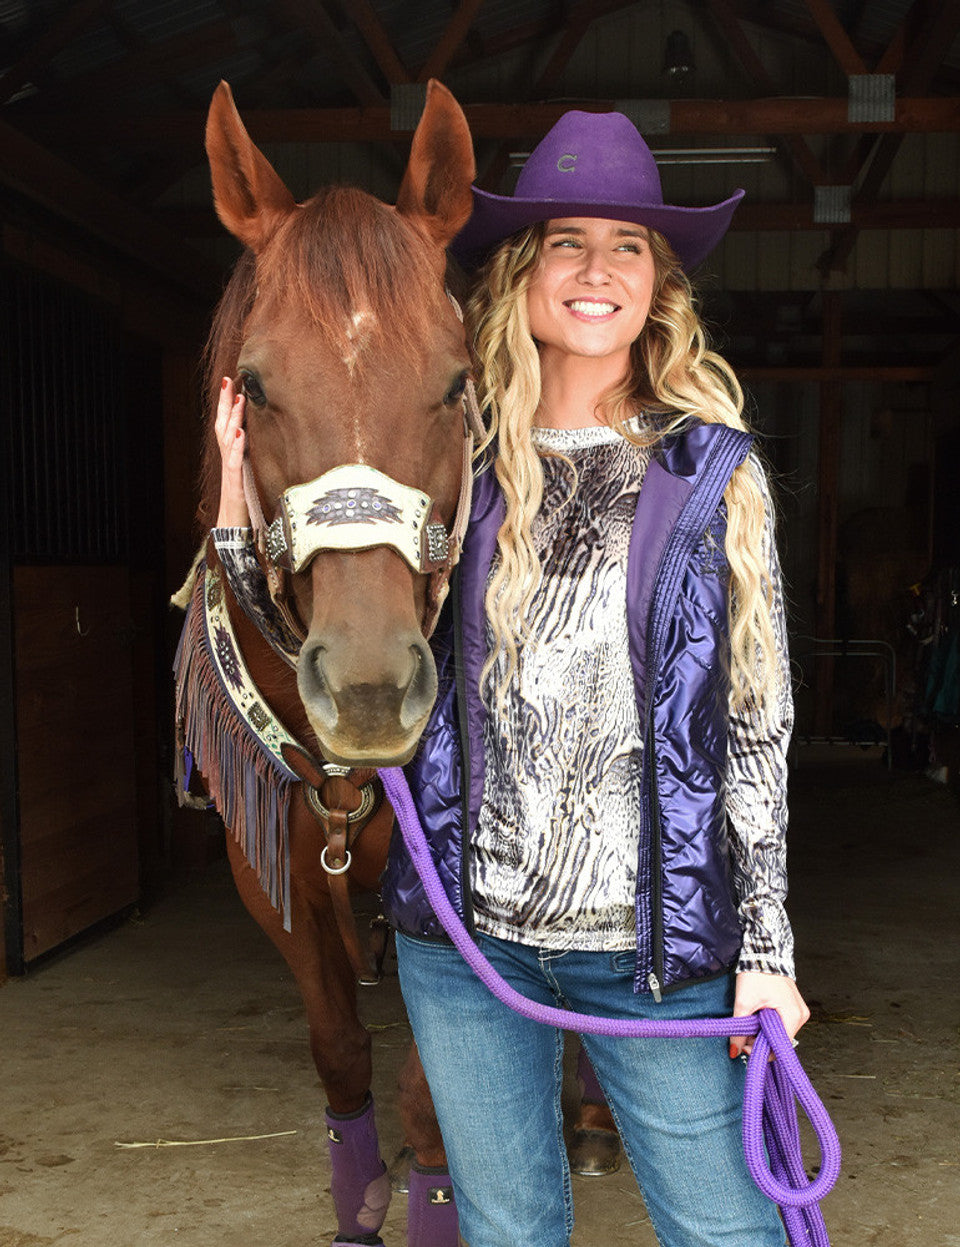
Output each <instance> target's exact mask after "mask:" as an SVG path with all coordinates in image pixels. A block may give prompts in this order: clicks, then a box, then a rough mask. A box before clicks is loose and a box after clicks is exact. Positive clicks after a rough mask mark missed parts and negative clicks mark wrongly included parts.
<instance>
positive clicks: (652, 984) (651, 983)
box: [647, 973, 663, 1004]
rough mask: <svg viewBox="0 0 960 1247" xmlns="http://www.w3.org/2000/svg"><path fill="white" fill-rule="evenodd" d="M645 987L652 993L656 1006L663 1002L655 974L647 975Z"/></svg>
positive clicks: (658, 981)
mask: <svg viewBox="0 0 960 1247" xmlns="http://www.w3.org/2000/svg"><path fill="white" fill-rule="evenodd" d="M647 986H648V987H649V988H650V990H651V991H652V992H653V998H654V1000H655V1001H656V1002H657V1004H660V1002H661V1001H662V1000H663V994H662V993H661V991H660V980H659V979H658V978H657V976H656V975H655V974H653V973H650V974H648V975H647Z"/></svg>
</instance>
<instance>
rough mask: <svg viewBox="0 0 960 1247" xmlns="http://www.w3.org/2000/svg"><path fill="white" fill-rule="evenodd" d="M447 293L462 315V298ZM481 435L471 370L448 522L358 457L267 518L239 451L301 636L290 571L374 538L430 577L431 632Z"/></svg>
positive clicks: (275, 580) (251, 502)
mask: <svg viewBox="0 0 960 1247" xmlns="http://www.w3.org/2000/svg"><path fill="white" fill-rule="evenodd" d="M447 293H448V298H449V299H450V301H451V303H452V304H453V306H454V309H455V310H456V313H457V316H458V317H459V318H460V319H461V320H462V319H463V313H462V312H461V310H460V305H459V304H458V303H457V301H456V299H454V297H453V295H451V294H450V293H449V291H448V292H447ZM484 436H485V430H484V426H483V420H482V418H481V415H480V408H479V406H478V404H477V395H476V390H475V388H474V384H473V381H472V380H470V379H469V378H468V379H467V382H466V386H465V388H464V393H463V456H462V462H461V466H460V493H459V496H458V498H457V506H456V510H455V512H454V516H453V521H452V523H451V525H450V528H449V530H448V529H447V528H446V527H445V526H444V524H443V521H442V518H441V516H440V511H439V508H438V507H437V504H436V502H435V501H434V500H433V499H432V498H431V497H430V496H429V495H428V494H427V493H425V492H424V491H423V490H419V489H415V488H412V487H411V486H409V485H402V484H401V483H400V482H399V481H395V480H394V479H393V478H392V477H390V476H387V475H386V473H384V472H380V471H379V470H378V469H376V468H372V467H370V466H368V465H367V464H363V463H354V464H340V465H339V466H337V467H335V468H332V469H330V471H328V472H324V473H323V474H322V475H321V476H318V477H316V478H315V479H314V480H312V481H307V482H305V483H304V484H302V485H292V486H290V487H289V488H288V489H285V490H284V492H283V493H282V494H281V495H280V499H279V501H278V505H277V509H276V513H275V515H274V518H273V521H272V522H271V523H269V524H268V523H267V520H266V517H265V516H264V513H263V507H262V505H261V503H260V496H259V494H258V492H257V487H256V482H255V481H254V479H253V469H252V468H251V466H250V461H249V459H248V458H246V457H244V461H243V492H244V497H245V499H246V503H247V510H248V511H249V513H250V523H251V526H252V528H253V536H254V543H255V545H256V549H257V555H258V558H259V560H260V563H261V566H262V567H263V570H264V574H265V575H266V578H267V586H268V588H269V590H270V596H271V598H272V599H273V602H274V605H275V606H276V607H277V609H278V611H279V612H280V613H281V615H282V616H283V618H284V620H285V622H286V624H287V626H288V627H289V628H290V630H291V631H292V632H293V634H294V635H295V636H296V637H297V638H298V640H299V641H300V643H301V644H302V643H303V642H304V640H306V634H307V630H306V628H305V627H304V625H303V621H302V620H301V619H300V617H299V614H298V612H297V609H296V605H295V602H294V598H293V594H292V593H291V592H290V586H289V583H288V580H289V576H288V574H289V573H291V572H292V573H296V572H301V571H303V570H304V568H305V567H307V566H308V565H309V563H310V562H311V560H312V559H313V558H314V557H315V555H317V554H319V553H320V551H321V550H369V549H372V548H374V547H376V546H390V547H392V548H393V549H395V550H396V551H397V552H398V553H399V554H400V555H401V557H402V558H403V559H404V560H405V561H406V562H407V563H408V564H409V565H410V567H411V568H412V569H413V570H414V571H415V572H419V573H423V574H425V575H428V576H429V577H430V579H429V583H428V586H427V595H426V610H425V612H424V618H423V620H422V623H421V627H422V630H423V635H424V636H425V637H429V636H430V635H431V633H432V632H433V629H434V628H435V627H436V623H437V618H438V616H439V614H440V608H441V607H442V606H443V602H444V599H445V598H446V596H447V591H448V588H449V582H450V574H451V572H452V571H453V569H454V567H455V566H456V564H457V560H458V559H459V557H460V549H461V546H462V544H463V536H464V533H465V532H466V528H467V522H468V521H469V518H470V501H471V498H472V493H473V450H474V446H475V445H476V443H477V442H479V441H481V440H482V439H483V437H484Z"/></svg>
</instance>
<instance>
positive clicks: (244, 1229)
mask: <svg viewBox="0 0 960 1247" xmlns="http://www.w3.org/2000/svg"><path fill="white" fill-rule="evenodd" d="M430 78H439V79H440V80H441V81H443V82H444V83H445V84H446V85H447V86H448V87H449V88H450V89H451V90H452V91H453V93H454V95H455V96H456V97H457V99H458V100H459V102H460V103H461V105H462V106H463V108H464V112H465V114H466V117H467V120H468V122H469V125H470V129H471V132H472V135H473V138H474V144H475V150H476V156H477V166H478V184H479V185H481V186H483V187H485V188H486V189H490V190H497V191H500V192H506V191H508V190H509V189H510V188H511V187H512V185H513V183H514V181H515V179H516V176H517V173H518V171H519V169H520V168H521V167H522V164H523V161H524V159H525V155H526V154H527V153H529V151H530V150H531V148H532V146H533V145H534V144H535V143H536V141H537V140H538V138H539V137H540V136H541V135H542V134H543V133H544V132H545V131H546V130H547V129H548V128H549V126H550V125H551V124H552V123H553V122H554V121H555V120H556V119H557V118H558V117H559V116H560V115H561V114H562V113H563V112H564V111H565V110H567V109H568V108H572V107H576V108H583V109H587V110H595V111H608V110H611V109H616V110H619V111H621V112H624V113H626V114H627V115H628V116H629V117H630V118H631V119H632V120H633V121H634V122H635V123H636V124H637V126H638V127H639V128H640V130H641V131H642V132H643V133H644V135H645V136H646V137H647V138H648V141H649V143H650V146H651V148H652V149H653V150H654V153H655V155H656V156H657V160H658V164H659V166H660V171H661V177H662V180H663V185H664V193H665V199H666V201H667V202H674V203H688V204H696V203H713V202H717V201H718V200H720V199H722V198H724V197H726V195H728V194H729V193H730V192H731V190H732V189H733V188H734V187H737V186H740V187H743V188H745V190H746V196H745V199H744V202H743V204H742V205H741V207H740V208H739V209H738V211H737V213H736V214H735V216H734V219H733V225H732V227H731V230H730V232H729V233H728V235H727V237H726V238H725V240H724V242H723V243H722V245H721V246H720V248H719V249H718V250H717V251H716V252H715V253H714V254H713V255H712V256H711V257H710V259H709V260H708V261H707V262H706V263H705V265H704V266H703V267H702V268H701V270H700V271H699V272H698V274H697V288H698V292H699V297H700V306H701V310H702V313H703V316H704V319H705V321H706V322H707V324H708V326H709V328H710V331H711V334H712V337H713V340H714V342H715V343H716V345H717V346H718V348H719V349H720V350H721V352H722V353H723V354H724V355H725V356H726V358H727V359H728V360H729V361H730V362H731V364H732V365H733V366H734V368H735V369H736V371H737V374H738V376H739V377H740V379H741V381H742V383H743V385H744V389H745V392H746V395H747V414H748V418H749V420H750V423H751V425H752V427H754V428H755V429H756V430H757V431H758V433H759V435H760V437H761V439H762V443H763V448H764V453H765V455H766V458H767V460H768V462H769V464H770V466H771V468H772V471H773V475H774V478H775V481H776V484H777V492H778V501H779V509H780V519H779V539H780V544H781V558H782V562H783V567H784V573H785V578H786V583H787V586H788V595H789V608H790V632H791V653H792V660H793V667H794V674H795V697H796V705H797V728H796V732H795V737H794V744H793V747H792V755H791V760H792V775H791V785H792V797H791V800H792V831H791V839H790V853H791V862H792V876H791V877H792V895H791V915H792V917H793V920H794V924H795V926H796V928H797V933H798V945H799V965H798V976H799V978H800V983H801V987H802V988H803V990H804V991H805V994H806V995H807V996H808V998H809V999H810V1000H811V1001H812V1002H814V1008H813V1018H812V1020H811V1023H810V1024H809V1025H808V1027H807V1028H806V1030H805V1031H804V1033H803V1038H802V1052H803V1055H804V1062H805V1065H806V1068H807V1070H808V1073H809V1074H810V1076H811V1078H812V1079H813V1082H814V1083H815V1085H817V1086H818V1088H819V1089H820V1091H821V1094H822V1095H823V1096H824V1099H825V1101H826V1102H827V1105H828V1107H829V1108H830V1110H831V1112H833V1113H834V1115H835V1118H836V1121H837V1124H838V1128H839V1130H840V1134H841V1141H842V1142H843V1144H844V1148H845V1155H846V1160H845V1167H844V1171H843V1173H842V1175H841V1178H840V1181H839V1183H838V1186H837V1188H836V1189H835V1191H834V1192H833V1194H832V1195H831V1196H829V1197H828V1199H827V1201H826V1204H825V1213H826V1215H827V1221H828V1227H829V1228H830V1230H831V1235H832V1240H831V1241H832V1242H833V1243H834V1245H835V1247H863V1245H867V1244H874V1243H875V1244H885V1245H886V1244H890V1245H893V1244H897V1247H901V1245H902V1247H920V1245H921V1244H923V1247H932V1245H933V1244H937V1245H941V1244H942V1245H944V1247H948V1245H950V1244H954V1245H955V1244H960V1235H958V1233H957V1230H956V1227H957V1225H958V1224H960V1192H958V1183H957V1166H958V1164H960V1156H958V1153H957V1147H956V1140H957V1137H958V1133H960V1131H958V1127H960V1120H958V1115H957V1084H956V1068H957V1055H958V1053H957V1047H956V1044H957V1021H958V1019H957V1016H956V1004H955V996H956V992H955V990H953V986H954V985H955V982H956V977H957V965H956V957H955V954H954V952H953V947H955V938H956V931H957V917H958V913H960V907H958V903H957V885H956V878H957V871H956V869H955V867H956V865H957V854H958V840H960V837H958V831H960V820H958V817H957V798H958V793H960V677H958V668H960V653H958V646H960V637H958V626H960V606H958V594H960V501H958V497H960V488H958V485H960V481H958V475H957V469H956V464H957V461H958V457H960V404H958V401H957V393H958V382H960V290H958V286H960V5H958V4H956V3H954V2H952V0H950V2H947V0H912V2H911V0H880V2H875V0H870V3H867V2H866V0H631V2H625V0H511V2H510V3H506V0H417V2H416V3H410V2H409V0H275V2H274V3H268V2H267V0H30V2H29V3H28V2H27V0H0V104H2V112H0V240H2V245H0V342H2V356H0V361H2V362H0V395H2V400H3V409H4V417H3V439H4V440H3V452H2V454H0V508H2V509H3V516H2V521H3V522H2V525H0V742H2V746H3V747H2V749H0V830H2V837H0V855H2V895H0V908H2V924H0V982H2V983H3V986H2V987H0V1037H2V1040H3V1047H4V1051H5V1058H4V1064H5V1068H6V1078H5V1080H4V1081H5V1084H6V1085H5V1089H4V1093H3V1097H2V1098H3V1102H4V1104H5V1106H6V1109H7V1111H6V1113H5V1114H4V1121H3V1124H2V1126H0V1247H28V1245H29V1247H32V1245H34V1244H46V1243H54V1242H70V1243H73V1244H75V1245H76V1247H88V1245H89V1247H93V1244H97V1247H110V1245H111V1244H114V1243H115V1244H118V1245H120V1244H124V1245H126V1244H130V1243H137V1244H141V1243H142V1244H152V1243H160V1242H163V1243H169V1242H171V1241H173V1240H174V1238H175V1239H176V1241H179V1242H183V1243H188V1244H190V1247H211V1245H214V1247H215V1245H217V1244H219V1243H221V1242H222V1243H224V1244H225V1243H227V1242H228V1241H229V1242H232V1243H235V1242H237V1241H240V1242H244V1243H245V1242H253V1241H259V1242H262V1243H264V1244H271V1243H274V1242H277V1243H279V1242H281V1241H282V1242H284V1243H286V1244H288V1245H289V1247H293V1245H294V1244H299V1243H303V1244H307V1243H308V1242H309V1243H322V1242H328V1241H329V1238H330V1236H331V1234H332V1230H333V1222H332V1219H331V1211H330V1207H329V1195H328V1194H325V1191H326V1188H327V1187H328V1186H329V1174H328V1172H327V1169H326V1168H325V1167H326V1166H327V1162H326V1159H325V1153H324V1140H323V1127H322V1108H323V1104H322V1098H321V1096H320V1093H319V1091H318V1089H317V1087H316V1085H315V1084H316V1077H315V1074H314V1073H313V1071H312V1066H311V1063H310V1056H309V1051H308V1048H307V1044H306V1037H305V1033H304V1029H303V1016H302V1010H301V1009H300V1006H299V1003H298V997H297V994H296V990H295V987H294V985H293V981H292V979H291V978H290V976H289V974H288V973H287V972H286V969H285V967H284V965H283V963H282V962H281V961H280V960H279V959H278V958H277V956H276V954H275V953H274V952H273V950H272V948H271V947H270V946H269V945H267V943H266V941H265V940H264V939H263V937H262V935H261V934H260V932H259V931H258V929H257V928H256V927H255V926H254V925H253V923H252V922H251V920H250V919H249V918H248V917H247V916H246V915H245V913H244V912H243V911H242V908H241V906H240V903H239V901H238V900H237V898H236V896H235V895H234V894H233V892H232V890H231V885H230V882H229V873H228V871H227V869H226V864H225V861H224V850H223V830H222V826H221V825H220V823H219V820H218V819H217V818H216V816H215V815H214V814H211V813H209V812H200V811H197V810H187V809H180V808H179V807H178V806H177V802H176V797H175V793H174V786H173V773H174V738H173V732H172V719H173V708H172V697H173V688H172V678H171V674H170V670H171V663H172V658H173V653H174V650H175V647H176V643H177V638H178V635H179V630H180V625H181V616H180V615H179V613H177V612H174V611H172V610H171V609H170V607H169V604H168V603H169V597H170V595H171V593H173V592H174V591H175V590H176V589H177V588H178V587H179V585H180V584H181V582H182V581H183V578H184V575H185V573H186V571H187V569H188V568H189V566H190V563H191V560H192V557H193V554H194V551H195V549H196V547H197V544H198V542H199V541H200V539H201V536H202V534H201V533H200V531H199V528H198V526H197V524H196V521H195V512H196V504H197V480H198V470H199V458H200V445H201V440H202V435H203V428H204V420H205V412H204V409H203V401H202V395H201V386H200V378H199V366H200V359H201V355H202V351H203V344H204V340H205V337H206V333H207V329H208V326H209V322H210V317H211V313H212V310H213V308H214V306H215V304H216V301H217V299H218V297H219V294H220V292H221V291H222V289H223V285H224V283H225V280H226V277H227V275H228V273H229V271H230V269H231V266H232V265H233V263H234V261H235V260H236V258H237V256H238V254H239V247H238V245H237V244H236V243H235V241H234V240H233V239H232V238H230V237H229V236H228V235H227V234H226V233H225V231H224V230H223V228H222V227H221V226H220V224H219V222H218V221H217V219H216V216H215V214H214V212H213V209H212V204H211V195H210V179H209V172H208V169H207V166H206V163H205V156H204V150H203V131H204V122H205V117H206V110H207V107H208V105H209V101H210V98H211V95H212V93H213V90H214V89H215V87H216V85H217V83H218V82H219V81H220V80H221V79H224V80H226V81H228V82H229V83H230V84H231V86H232V88H233V92H234V95H235V98H236V101H237V104H238V107H239V109H240V111H241V114H242V116H243V118H244V121H245V124H246V125H247V127H248V129H249V131H250V134H251V135H252V137H253V138H254V140H255V141H256V142H257V144H258V145H259V146H260V147H261V148H262V150H263V151H264V152H265V154H266V155H267V156H268V158H269V159H270V161H271V162H272V163H273V165H274V166H275V168H276V169H277V170H278V172H279V173H280V174H281V176H282V177H283V179H284V180H285V181H286V183H287V185H288V186H289V187H290V188H291V190H292V191H293V193H294V195H295V196H296V198H297V199H304V198H306V197H307V196H308V195H309V194H311V193H312V192H313V191H314V190H315V189H316V188H318V187H319V186H322V185H325V184H328V183H332V182H348V183H354V184H357V185H360V186H362V187H364V188H365V189H367V190H370V191H372V192H373V193H375V194H377V195H378V196H380V197H382V198H383V199H385V200H387V201H390V202H392V201H393V200H394V198H395V196H396V192H397V187H398V184H399V179H400V177H401V174H402V171H403V168H404V164H405V161H406V156H407V152H408V149H409V143H410V137H411V134H412V132H413V129H414V128H415V126H416V122H417V119H418V117H419V115H420V112H421V109H422V107H423V102H424V98H425V90H426V82H427V80H428V79H430ZM359 903H361V904H366V903H367V902H366V901H361V902H359ZM952 946H953V947H952ZM389 964H390V963H388V966H389ZM362 1003H363V1008H364V1010H365V1012H364V1017H365V1018H367V1019H368V1020H369V1021H370V1023H371V1026H372V1028H373V1029H374V1036H375V1046H376V1050H377V1053H378V1058H377V1063H376V1069H377V1074H376V1077H377V1085H376V1087H375V1093H376V1095H377V1098H378V1102H379V1103H380V1105H381V1106H382V1109H381V1112H382V1114H383V1115H384V1119H385V1121H386V1126H385V1128H384V1136H385V1138H386V1139H387V1140H388V1141H389V1142H398V1139H397V1137H396V1135H397V1131H398V1129H399V1127H398V1125H397V1122H396V1115H395V1112H394V1111H393V1109H392V1108H391V1088H392V1085H393V1081H394V1080H395V1077H396V1071H397V1068H398V1065H399V1060H400V1056H401V1050H402V1048H403V1046H404V1044H405V1041H406V1031H405V1026H406V1023H405V1020H404V1017H403V1012H402V1005H401V1002H400V999H399V993H398V991H397V989H396V980H395V975H391V974H389V973H388V976H387V981H386V982H385V983H384V984H383V985H382V987H381V988H378V989H376V991H375V992H371V993H369V994H366V995H365V996H364V997H363V1002H362ZM288 1130H292V1131H296V1134H283V1135H279V1136H278V1137H275V1138H269V1139H268V1138H257V1139H254V1138H252V1136H263V1135H268V1134H271V1133H273V1132H281V1131H288ZM160 1137H164V1138H166V1139H168V1140H174V1139H175V1140H179V1141H181V1142H185V1141H190V1140H192V1141H195V1142H196V1141H198V1140H205V1139H211V1138H216V1139H221V1138H226V1137H231V1138H242V1140H243V1141H240V1142H234V1143H229V1144H227V1143H221V1144H210V1145H209V1146H206V1147H199V1146H198V1147H190V1148H184V1149H179V1148H174V1149H169V1150H166V1149H164V1150H161V1149H157V1148H154V1149H153V1150H151V1149H148V1148H144V1149H142V1150H140V1149H130V1150H128V1149H122V1148H117V1147H116V1144H117V1143H118V1142H134V1141H140V1142H149V1141H153V1142H154V1143H155V1142H156V1139H157V1138H160ZM811 1163H815V1161H813V1162H811ZM576 1192H577V1206H578V1228H577V1236H576V1237H575V1239H574V1241H575V1242H581V1243H584V1244H585V1243H587V1242H588V1241H594V1240H596V1239H598V1238H599V1237H600V1236H601V1235H603V1236H605V1238H606V1239H608V1240H609V1241H611V1242H616V1243H620V1242H622V1243H628V1242H629V1243H637V1244H641V1247H642V1245H643V1244H647V1243H649V1244H652V1243H653V1242H654V1241H655V1240H654V1238H653V1236H652V1231H651V1230H650V1227H649V1224H648V1223H647V1222H646V1220H645V1213H644V1211H643V1207H642V1202H640V1200H639V1196H638V1195H637V1192H636V1188H635V1186H633V1185H632V1183H631V1181H630V1179H629V1175H628V1174H627V1173H626V1171H625V1170H621V1171H620V1172H619V1173H618V1174H616V1175H611V1176H608V1177H604V1178H578V1179H577V1186H576ZM387 1230H388V1231H389V1237H388V1238H387V1242H388V1244H389V1243H398V1242H402V1241H403V1215H402V1197H399V1196H398V1197H396V1198H395V1200H394V1205H393V1209H392V1211H391V1213H390V1215H389V1218H388V1222H387Z"/></svg>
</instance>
